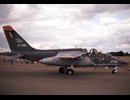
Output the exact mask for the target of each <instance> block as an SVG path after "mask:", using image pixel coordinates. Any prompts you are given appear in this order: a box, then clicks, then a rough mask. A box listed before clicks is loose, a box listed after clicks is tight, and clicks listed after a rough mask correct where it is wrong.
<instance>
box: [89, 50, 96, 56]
mask: <svg viewBox="0 0 130 100" xmlns="http://www.w3.org/2000/svg"><path fill="white" fill-rule="evenodd" d="M89 53H91V54H96V55H97V54H98V51H97V50H96V49H94V48H93V49H91V50H90V51H89Z"/></svg>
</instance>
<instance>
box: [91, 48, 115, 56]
mask: <svg viewBox="0 0 130 100" xmlns="http://www.w3.org/2000/svg"><path fill="white" fill-rule="evenodd" d="M89 53H90V54H96V55H101V56H104V57H108V58H115V57H114V56H112V55H111V54H110V53H106V54H102V53H101V52H98V51H97V50H96V49H95V48H92V49H91V50H90V51H89Z"/></svg>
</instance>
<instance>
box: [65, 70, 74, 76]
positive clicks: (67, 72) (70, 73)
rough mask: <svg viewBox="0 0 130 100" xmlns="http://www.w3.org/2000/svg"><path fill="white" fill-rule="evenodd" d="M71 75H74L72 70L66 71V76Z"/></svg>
mask: <svg viewBox="0 0 130 100" xmlns="http://www.w3.org/2000/svg"><path fill="white" fill-rule="evenodd" d="M73 74H74V70H72V69H68V70H67V71H66V75H73Z"/></svg>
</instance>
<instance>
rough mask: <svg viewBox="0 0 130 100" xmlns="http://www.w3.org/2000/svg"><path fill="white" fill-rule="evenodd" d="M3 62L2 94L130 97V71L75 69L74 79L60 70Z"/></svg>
mask: <svg viewBox="0 0 130 100" xmlns="http://www.w3.org/2000/svg"><path fill="white" fill-rule="evenodd" d="M9 64H10V62H0V95H130V71H128V70H127V67H125V68H119V69H118V70H119V71H118V72H117V73H116V74H112V73H111V71H112V69H108V70H106V69H101V68H98V69H96V71H95V72H94V73H93V69H91V68H75V69H74V70H75V72H74V75H73V76H66V75H65V74H59V72H58V70H59V67H49V66H45V65H42V64H40V66H39V67H37V66H36V65H34V64H23V63H22V64H20V62H14V65H13V66H12V65H9Z"/></svg>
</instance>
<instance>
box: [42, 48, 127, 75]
mask: <svg viewBox="0 0 130 100" xmlns="http://www.w3.org/2000/svg"><path fill="white" fill-rule="evenodd" d="M40 62H41V63H43V64H47V65H54V66H64V67H61V68H60V69H59V72H60V73H65V72H66V74H67V75H73V73H74V67H81V66H82V67H95V68H97V67H106V66H108V67H115V66H116V67H115V70H112V73H113V74H115V73H116V72H117V71H118V70H117V66H126V65H128V63H127V62H125V61H122V60H119V59H116V58H115V57H114V56H112V55H111V54H109V53H107V54H101V53H99V52H98V51H97V50H96V49H91V50H90V51H89V52H87V50H86V49H83V50H82V51H62V52H58V54H57V55H56V56H53V57H48V58H45V59H42V60H40ZM67 67H70V69H67Z"/></svg>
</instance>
